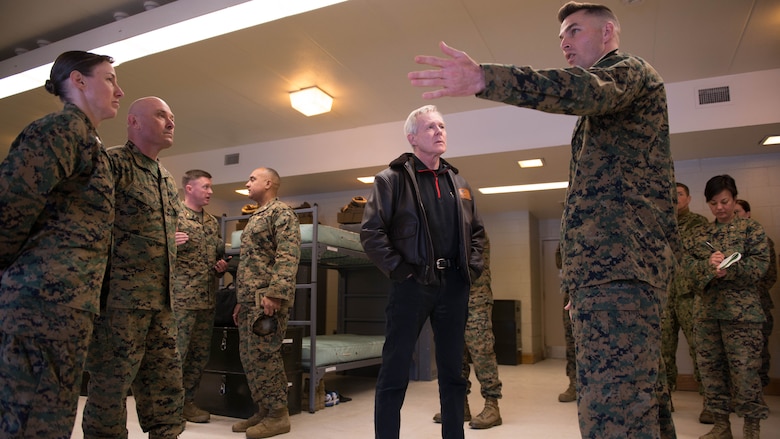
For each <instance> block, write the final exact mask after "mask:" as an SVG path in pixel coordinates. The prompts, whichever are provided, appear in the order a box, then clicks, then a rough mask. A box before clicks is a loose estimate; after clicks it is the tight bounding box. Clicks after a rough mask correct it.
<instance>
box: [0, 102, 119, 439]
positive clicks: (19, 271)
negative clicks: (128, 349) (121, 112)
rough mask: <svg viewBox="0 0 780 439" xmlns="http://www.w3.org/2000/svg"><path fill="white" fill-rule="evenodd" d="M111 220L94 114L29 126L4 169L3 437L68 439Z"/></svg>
mask: <svg viewBox="0 0 780 439" xmlns="http://www.w3.org/2000/svg"><path fill="white" fill-rule="evenodd" d="M113 221H114V187H113V178H112V176H111V172H110V168H109V164H108V156H107V155H106V151H105V149H104V148H103V144H102V143H101V141H100V139H99V138H98V133H97V131H96V129H95V126H94V125H93V123H92V122H91V121H90V119H89V118H88V117H87V115H86V114H85V113H84V112H83V111H81V110H80V109H79V108H78V107H77V106H76V105H74V104H70V103H66V104H65V106H64V109H63V110H62V111H60V112H58V113H53V114H50V115H48V116H45V117H43V118H41V119H39V120H37V121H35V122H33V123H32V124H30V125H29V126H28V127H27V128H25V129H24V131H23V132H22V133H21V134H20V135H19V136H18V137H17V138H16V140H14V142H13V143H12V144H11V148H10V151H9V153H8V156H7V157H6V158H5V160H3V162H2V164H0V224H2V227H0V276H1V278H0V339H1V340H2V341H1V342H0V436H2V437H40V438H70V435H71V431H72V430H73V423H74V422H75V419H76V409H77V403H78V396H79V389H80V387H81V376H82V369H83V364H84V358H85V357H86V355H87V345H88V343H89V339H90V337H91V334H92V322H93V319H94V317H95V315H96V314H97V313H98V310H99V297H100V285H101V282H102V279H103V273H104V272H105V267H106V261H107V259H108V249H109V245H110V242H111V224H112V223H113ZM52 365H56V367H52Z"/></svg>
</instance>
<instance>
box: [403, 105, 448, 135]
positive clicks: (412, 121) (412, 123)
mask: <svg viewBox="0 0 780 439" xmlns="http://www.w3.org/2000/svg"><path fill="white" fill-rule="evenodd" d="M426 113H438V114H439V115H441V113H439V109H438V108H436V106H435V105H425V106H422V107H420V108H418V109H416V110H414V111H412V112H411V113H409V117H407V118H406V123H405V124H404V134H407V135H408V134H417V118H418V117H420V115H423V114H426Z"/></svg>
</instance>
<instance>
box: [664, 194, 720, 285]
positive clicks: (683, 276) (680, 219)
mask: <svg viewBox="0 0 780 439" xmlns="http://www.w3.org/2000/svg"><path fill="white" fill-rule="evenodd" d="M709 223H710V222H709V221H708V220H707V218H706V217H705V216H704V215H699V214H698V213H694V212H691V211H690V210H687V209H686V210H685V212H682V213H678V214H677V230H678V231H679V233H680V240H681V241H685V239H686V238H687V237H688V236H690V235H691V234H692V233H695V231H696V229H698V228H700V227H706V226H707V225H709ZM677 262H678V265H677V266H676V270H675V273H674V279H673V280H672V285H671V289H670V293H669V296H670V300H671V299H672V298H674V297H678V296H685V295H692V294H693V293H694V291H693V286H692V285H691V280H690V275H689V274H688V272H687V271H686V270H685V269H683V268H682V266H681V265H680V264H681V263H682V258H680V259H678V260H677Z"/></svg>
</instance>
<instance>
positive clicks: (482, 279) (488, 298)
mask: <svg viewBox="0 0 780 439" xmlns="http://www.w3.org/2000/svg"><path fill="white" fill-rule="evenodd" d="M482 261H483V264H484V265H483V269H482V274H480V275H479V277H477V279H476V280H474V283H473V284H471V289H470V290H469V309H473V308H474V307H476V306H481V305H486V304H490V305H492V304H493V290H492V289H491V287H490V279H491V277H490V240H489V239H488V237H487V234H485V244H484V247H483V248H482Z"/></svg>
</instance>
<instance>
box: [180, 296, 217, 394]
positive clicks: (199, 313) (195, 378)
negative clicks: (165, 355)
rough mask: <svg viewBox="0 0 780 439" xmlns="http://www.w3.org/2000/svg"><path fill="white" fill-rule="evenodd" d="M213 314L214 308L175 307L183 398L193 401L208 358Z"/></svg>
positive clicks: (212, 330)
mask: <svg viewBox="0 0 780 439" xmlns="http://www.w3.org/2000/svg"><path fill="white" fill-rule="evenodd" d="M214 315H215V309H214V308H211V309H192V310H190V309H179V310H175V311H174V317H175V318H176V328H177V336H176V346H177V349H178V350H179V356H180V357H181V369H182V385H183V386H184V401H185V402H194V401H195V392H197V391H198V386H199V385H200V379H201V377H202V376H203V370H204V369H205V368H206V364H208V362H209V357H210V354H211V337H212V334H213V332H214Z"/></svg>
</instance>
